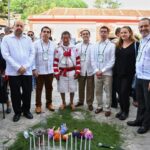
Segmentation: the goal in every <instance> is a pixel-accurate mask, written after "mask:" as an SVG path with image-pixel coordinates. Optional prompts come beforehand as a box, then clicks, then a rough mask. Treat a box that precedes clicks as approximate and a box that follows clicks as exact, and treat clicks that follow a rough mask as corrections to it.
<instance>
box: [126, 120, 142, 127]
mask: <svg viewBox="0 0 150 150" xmlns="http://www.w3.org/2000/svg"><path fill="white" fill-rule="evenodd" d="M127 125H128V126H132V127H136V126H141V125H142V123H140V122H138V121H137V120H134V121H128V122H127Z"/></svg>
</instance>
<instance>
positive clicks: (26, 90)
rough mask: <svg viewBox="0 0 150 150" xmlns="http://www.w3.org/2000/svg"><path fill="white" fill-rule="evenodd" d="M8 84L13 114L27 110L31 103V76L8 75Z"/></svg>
mask: <svg viewBox="0 0 150 150" xmlns="http://www.w3.org/2000/svg"><path fill="white" fill-rule="evenodd" d="M9 85H10V91H11V101H12V106H13V110H14V112H15V114H21V113H22V112H24V113H26V112H29V111H30V105H31V91H32V76H25V75H20V76H9ZM21 102H22V103H21Z"/></svg>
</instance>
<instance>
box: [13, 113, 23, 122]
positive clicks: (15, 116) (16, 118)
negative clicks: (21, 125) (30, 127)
mask: <svg viewBox="0 0 150 150" xmlns="http://www.w3.org/2000/svg"><path fill="white" fill-rule="evenodd" d="M20 116H21V114H15V115H14V117H13V121H14V122H17V121H19V120H20Z"/></svg>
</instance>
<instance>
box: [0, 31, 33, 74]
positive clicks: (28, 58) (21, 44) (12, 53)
mask: <svg viewBox="0 0 150 150" xmlns="http://www.w3.org/2000/svg"><path fill="white" fill-rule="evenodd" d="M1 51H2V55H3V57H4V59H5V60H6V75H10V76H17V75H20V74H19V73H18V70H19V68H20V67H21V66H23V67H25V68H26V72H25V73H24V75H32V65H33V60H34V58H35V50H34V46H33V44H32V41H31V39H30V37H28V36H26V35H22V36H21V37H20V38H17V37H16V36H15V35H14V33H12V34H10V35H7V36H5V37H4V38H3V40H2V44H1Z"/></svg>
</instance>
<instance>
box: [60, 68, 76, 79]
mask: <svg viewBox="0 0 150 150" xmlns="http://www.w3.org/2000/svg"><path fill="white" fill-rule="evenodd" d="M59 69H60V74H61V75H63V76H65V77H66V76H67V74H66V73H67V72H69V71H73V70H75V67H67V68H62V67H60V68H59Z"/></svg>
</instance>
